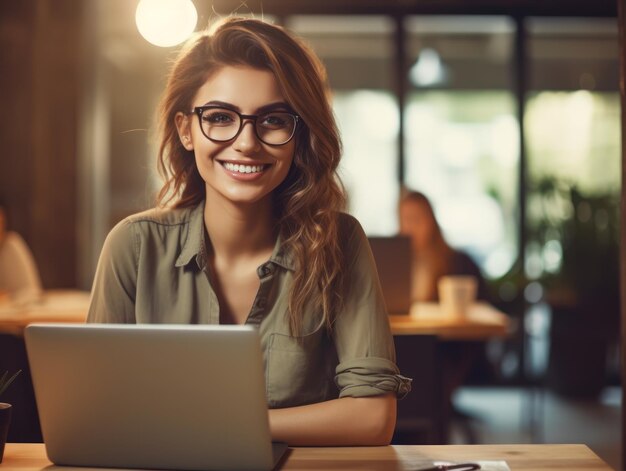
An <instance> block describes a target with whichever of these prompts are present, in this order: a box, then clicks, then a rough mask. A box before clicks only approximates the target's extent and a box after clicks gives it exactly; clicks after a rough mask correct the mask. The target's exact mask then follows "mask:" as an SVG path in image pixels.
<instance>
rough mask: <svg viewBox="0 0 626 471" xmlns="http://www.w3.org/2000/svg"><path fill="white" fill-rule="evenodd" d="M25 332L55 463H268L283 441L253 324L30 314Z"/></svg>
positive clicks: (209, 466) (234, 466) (205, 466)
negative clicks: (273, 421)
mask: <svg viewBox="0 0 626 471" xmlns="http://www.w3.org/2000/svg"><path fill="white" fill-rule="evenodd" d="M25 340H26V347H27V351H28V360H29V364H30V368H31V374H32V378H33V385H34V388H35V397H36V400H37V408H38V410H39V416H40V421H41V428H42V433H43V439H44V443H45V446H46V452H47V454H48V458H49V459H50V461H52V462H53V463H55V464H57V465H73V466H96V467H113V468H152V469H155V468H157V469H188V470H214V469H219V470H243V469H258V470H271V469H273V468H274V467H275V466H276V465H277V463H278V461H279V460H280V458H281V456H283V454H284V452H285V450H286V449H287V446H286V445H285V444H274V446H273V444H272V442H271V436H270V431H269V421H268V413H267V402H266V396H265V383H264V372H263V363H262V354H261V348H260V342H259V337H258V333H257V332H256V330H255V329H254V328H253V327H248V326H186V325H117V324H32V325H29V326H28V327H27V328H26V330H25Z"/></svg>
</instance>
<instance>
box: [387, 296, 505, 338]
mask: <svg viewBox="0 0 626 471" xmlns="http://www.w3.org/2000/svg"><path fill="white" fill-rule="evenodd" d="M389 322H390V324H391V331H392V332H393V334H394V335H436V336H437V337H439V338H440V339H443V340H486V339H489V338H492V337H504V336H506V335H507V334H508V329H509V325H510V322H509V318H508V316H507V315H506V314H504V313H503V312H501V311H498V310H497V309H496V308H495V307H493V306H492V305H490V304H488V303H484V302H479V303H475V304H473V305H472V306H470V308H469V310H468V312H467V315H465V316H463V317H450V316H445V315H443V313H442V312H441V309H440V307H439V304H438V303H414V304H413V305H412V306H411V312H410V313H409V314H408V315H400V314H393V315H390V316H389Z"/></svg>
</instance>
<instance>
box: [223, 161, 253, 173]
mask: <svg viewBox="0 0 626 471" xmlns="http://www.w3.org/2000/svg"><path fill="white" fill-rule="evenodd" d="M224 167H225V168H226V170H229V171H231V172H237V173H257V172H260V171H261V170H263V165H240V164H231V163H230V162H224Z"/></svg>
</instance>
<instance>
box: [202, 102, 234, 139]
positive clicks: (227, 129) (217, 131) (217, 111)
mask: <svg viewBox="0 0 626 471" xmlns="http://www.w3.org/2000/svg"><path fill="white" fill-rule="evenodd" d="M240 121H241V119H240V118H239V115H238V114H237V113H235V112H234V111H232V110H229V109H226V108H207V109H205V110H204V111H203V112H202V118H201V119H200V124H201V125H202V130H203V131H204V135H205V136H206V137H208V138H209V139H214V140H216V141H230V140H231V139H232V138H234V137H235V136H236V135H237V132H238V131H239V126H240Z"/></svg>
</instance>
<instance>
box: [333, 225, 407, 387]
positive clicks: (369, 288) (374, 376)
mask: <svg viewBox="0 0 626 471" xmlns="http://www.w3.org/2000/svg"><path fill="white" fill-rule="evenodd" d="M342 232H343V233H344V234H343V235H345V236H346V237H342V239H343V240H344V241H345V242H344V243H345V246H344V247H345V256H346V265H345V266H346V273H345V276H346V277H347V278H346V282H347V283H346V284H347V290H346V297H345V298H344V304H343V309H342V311H341V312H340V313H339V314H338V315H337V318H336V320H335V324H334V328H333V336H334V341H335V348H336V350H337V356H338V360H339V364H338V365H337V367H336V369H335V383H336V384H337V386H338V388H339V397H346V396H352V397H365V396H378V395H382V394H386V393H394V394H395V395H396V396H397V397H398V398H402V397H404V396H405V395H406V394H407V393H408V392H409V391H410V390H411V379H409V378H406V377H404V376H402V375H401V374H400V372H399V371H398V368H397V366H396V364H395V348H394V343H393V337H392V335H391V329H390V327H389V317H388V315H387V310H386V308H385V302H384V299H383V295H382V290H381V288H380V283H379V280H378V274H377V272H376V264H375V262H374V258H373V256H372V252H371V249H370V246H369V242H368V241H367V237H366V236H365V233H364V232H363V229H362V228H361V226H360V225H359V224H358V222H357V221H356V220H355V219H354V218H352V217H350V216H345V219H344V220H343V221H342Z"/></svg>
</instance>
